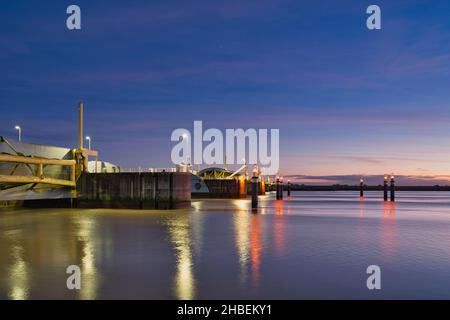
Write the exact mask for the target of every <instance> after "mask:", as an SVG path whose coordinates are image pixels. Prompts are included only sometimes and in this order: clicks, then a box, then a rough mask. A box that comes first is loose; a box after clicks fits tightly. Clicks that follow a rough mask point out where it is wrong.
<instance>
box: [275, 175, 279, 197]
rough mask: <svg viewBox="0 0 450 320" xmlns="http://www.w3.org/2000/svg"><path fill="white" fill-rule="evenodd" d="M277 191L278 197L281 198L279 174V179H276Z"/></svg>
mask: <svg viewBox="0 0 450 320" xmlns="http://www.w3.org/2000/svg"><path fill="white" fill-rule="evenodd" d="M276 192H277V197H276V199H277V200H280V177H279V176H277V179H276Z"/></svg>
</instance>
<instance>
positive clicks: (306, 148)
mask: <svg viewBox="0 0 450 320" xmlns="http://www.w3.org/2000/svg"><path fill="white" fill-rule="evenodd" d="M70 4H77V5H79V6H80V7H81V11H82V30H80V31H69V30H67V28H66V18H67V14H66V8H67V6H68V5H70ZM370 4H377V5H379V6H380V7H381V9H382V30H381V31H369V30H368V29H367V28H366V19H367V16H368V15H367V14H366V13H365V11H366V8H367V6H368V5H370ZM449 80H450V2H449V1H446V0H442V1H438V0H436V1H426V0H423V1H418V0H408V1H406V0H396V1H379V0H377V1H371V2H366V1H360V0H359V1H351V0H342V1H331V0H330V1H299V0H292V1H289V0H259V1H243V0H239V1H235V0H227V1H225V0H222V1H216V0H205V1H186V0H184V1H171V0H164V1H92V0H91V1H85V0H76V1H73V2H65V1H45V2H43V1H42V2H39V5H37V3H35V2H30V1H22V0H15V1H1V3H0V111H1V116H0V135H3V136H6V137H10V138H15V137H16V133H15V131H14V126H15V125H16V124H20V125H21V126H22V127H23V139H24V140H25V141H28V142H34V143H42V144H51V145H60V146H67V147H76V141H77V139H76V135H77V131H76V130H77V123H76V106H77V102H78V101H79V100H82V101H84V103H85V113H86V116H85V122H86V128H85V133H86V134H89V135H91V136H92V139H93V146H94V148H95V149H97V150H99V151H100V153H101V157H102V159H103V160H107V161H110V162H114V163H117V164H119V165H121V166H123V167H125V168H129V167H137V166H142V167H166V166H170V151H171V149H172V147H173V145H174V144H173V143H171V142H170V134H171V132H172V131H173V130H174V129H176V128H179V127H184V128H187V129H190V130H192V126H193V121H194V120H203V125H204V127H205V128H219V129H225V128H239V127H242V128H279V129H280V145H281V146H280V148H281V170H282V172H283V174H285V175H297V176H298V177H297V178H298V180H299V181H306V182H319V183H320V182H324V183H329V182H330V181H333V182H341V181H347V180H345V179H348V177H351V179H353V178H354V177H357V176H359V175H361V174H364V175H380V174H383V173H385V172H395V173H396V174H397V175H400V176H404V179H405V180H404V182H405V183H406V182H407V183H411V184H414V183H418V184H436V182H438V183H441V184H445V183H448V181H450V99H449V98H450V85H449V84H450V82H449ZM353 175H354V176H353ZM341 176H346V177H347V178H345V177H341ZM355 179H356V178H355ZM400 183H401V181H400ZM449 184H450V183H449Z"/></svg>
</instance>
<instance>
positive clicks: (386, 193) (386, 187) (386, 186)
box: [383, 174, 388, 201]
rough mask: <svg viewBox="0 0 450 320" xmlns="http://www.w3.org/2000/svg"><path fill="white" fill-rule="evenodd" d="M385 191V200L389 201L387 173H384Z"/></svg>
mask: <svg viewBox="0 0 450 320" xmlns="http://www.w3.org/2000/svg"><path fill="white" fill-rule="evenodd" d="M383 191H384V195H383V196H384V201H388V176H387V174H385V175H384V184H383Z"/></svg>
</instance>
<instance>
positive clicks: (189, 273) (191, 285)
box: [168, 215, 196, 300]
mask: <svg viewBox="0 0 450 320" xmlns="http://www.w3.org/2000/svg"><path fill="white" fill-rule="evenodd" d="M168 227H169V234H170V239H171V241H172V244H173V247H174V249H175V251H176V269H177V271H176V275H175V296H176V298H177V299H179V300H192V299H194V298H195V294H196V288H195V278H194V272H193V261H192V241H191V230H190V228H191V222H190V216H189V215H180V216H175V217H174V218H173V219H171V220H170V221H169V224H168Z"/></svg>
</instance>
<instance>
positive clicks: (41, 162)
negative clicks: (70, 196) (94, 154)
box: [0, 154, 76, 188]
mask: <svg viewBox="0 0 450 320" xmlns="http://www.w3.org/2000/svg"><path fill="white" fill-rule="evenodd" d="M2 162H4V163H19V164H26V165H36V166H37V168H36V171H35V172H33V173H34V174H33V175H29V176H21V175H0V183H11V184H29V183H43V184H49V185H56V186H64V187H72V188H75V187H76V174H75V167H76V161H75V160H60V159H46V158H34V157H25V156H13V155H5V154H0V163H2ZM47 165H53V166H63V167H70V180H64V179H55V178H48V177H45V175H44V167H45V166H47Z"/></svg>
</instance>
